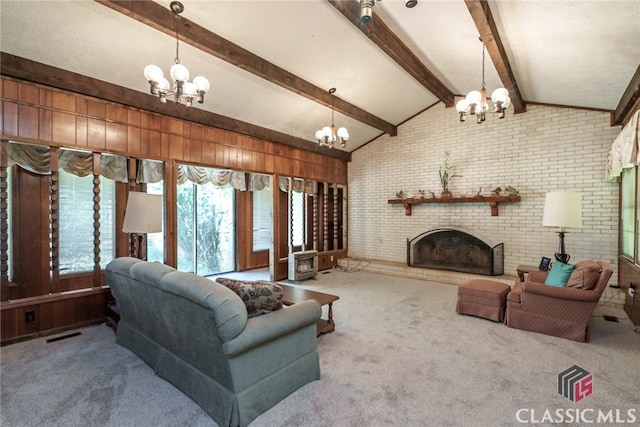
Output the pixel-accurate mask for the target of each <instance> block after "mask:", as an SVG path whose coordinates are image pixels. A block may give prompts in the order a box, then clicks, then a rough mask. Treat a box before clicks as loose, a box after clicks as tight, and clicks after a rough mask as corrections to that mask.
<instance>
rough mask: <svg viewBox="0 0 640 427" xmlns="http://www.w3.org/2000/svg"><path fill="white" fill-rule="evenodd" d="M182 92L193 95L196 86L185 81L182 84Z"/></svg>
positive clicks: (196, 90) (196, 89)
mask: <svg viewBox="0 0 640 427" xmlns="http://www.w3.org/2000/svg"><path fill="white" fill-rule="evenodd" d="M183 90H184V94H185V95H187V96H195V95H196V93H197V92H198V88H197V87H196V85H194V84H193V83H191V82H186V83H185V84H184V89H183Z"/></svg>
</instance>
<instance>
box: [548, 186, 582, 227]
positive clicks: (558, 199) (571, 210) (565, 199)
mask: <svg viewBox="0 0 640 427" xmlns="http://www.w3.org/2000/svg"><path fill="white" fill-rule="evenodd" d="M542 225H543V226H545V227H560V229H564V228H582V196H581V195H580V193H572V192H562V191H555V192H550V193H547V196H546V198H545V201H544V215H543V217H542Z"/></svg>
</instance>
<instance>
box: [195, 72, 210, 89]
mask: <svg viewBox="0 0 640 427" xmlns="http://www.w3.org/2000/svg"><path fill="white" fill-rule="evenodd" d="M193 84H194V85H196V87H197V88H198V90H201V91H203V92H208V91H209V89H210V88H211V85H210V84H209V80H207V79H206V78H204V77H202V76H198V77H196V78H195V79H193Z"/></svg>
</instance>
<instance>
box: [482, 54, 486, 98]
mask: <svg viewBox="0 0 640 427" xmlns="http://www.w3.org/2000/svg"><path fill="white" fill-rule="evenodd" d="M485 86H486V83H485V81H484V43H482V87H483V88H484V87H485Z"/></svg>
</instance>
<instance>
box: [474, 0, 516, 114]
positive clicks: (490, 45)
mask: <svg viewBox="0 0 640 427" xmlns="http://www.w3.org/2000/svg"><path fill="white" fill-rule="evenodd" d="M464 2H465V4H466V5H467V9H469V13H471V18H472V19H473V22H475V24H476V28H478V33H479V34H480V38H481V39H482V42H483V43H484V45H485V46H486V48H487V52H489V56H490V57H491V61H492V62H493V65H494V66H495V67H496V71H498V75H499V76H500V80H501V81H502V84H503V85H504V87H505V88H506V89H507V90H508V91H509V97H510V98H511V104H513V109H514V112H515V113H516V114H518V113H524V112H525V111H526V110H527V108H526V105H525V102H524V100H523V99H522V95H521V94H520V89H519V88H518V82H517V81H516V79H515V77H514V75H513V71H512V70H511V65H510V64H509V59H508V58H507V53H506V51H505V50H504V45H503V44H502V40H501V39H500V33H499V32H498V28H497V27H496V23H495V20H494V19H493V15H492V14H491V9H489V3H488V2H487V0H464Z"/></svg>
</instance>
